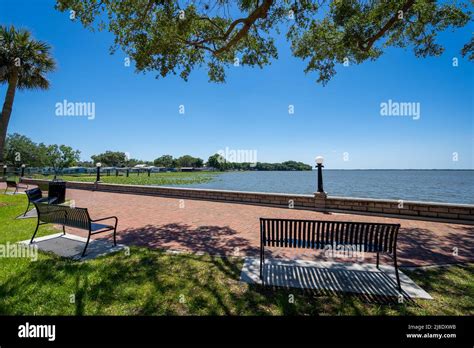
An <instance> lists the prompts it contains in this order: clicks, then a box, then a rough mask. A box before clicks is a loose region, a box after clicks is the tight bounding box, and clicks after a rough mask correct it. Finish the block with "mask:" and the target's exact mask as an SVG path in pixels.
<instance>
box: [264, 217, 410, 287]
mask: <svg viewBox="0 0 474 348" xmlns="http://www.w3.org/2000/svg"><path fill="white" fill-rule="evenodd" d="M399 228H400V225H399V224H384V223H365V222H345V221H319V220H289V219H268V218H260V279H261V280H262V282H263V266H264V264H265V247H278V248H304V249H320V250H323V249H327V248H333V247H334V246H339V245H344V246H356V248H357V250H360V251H363V252H371V253H377V268H379V258H380V256H379V254H380V253H388V254H389V255H390V256H392V258H393V262H394V265H395V274H396V277H397V285H398V290H399V291H401V285H400V277H399V275H398V265H397V236H398V230H399Z"/></svg>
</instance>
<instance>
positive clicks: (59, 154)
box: [40, 144, 81, 179]
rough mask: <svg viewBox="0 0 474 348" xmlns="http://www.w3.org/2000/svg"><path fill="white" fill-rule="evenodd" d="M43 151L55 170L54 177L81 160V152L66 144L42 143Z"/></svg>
mask: <svg viewBox="0 0 474 348" xmlns="http://www.w3.org/2000/svg"><path fill="white" fill-rule="evenodd" d="M40 149H41V151H43V152H44V155H45V158H46V160H47V162H48V164H49V166H51V167H52V168H53V170H54V179H56V177H57V175H58V173H59V172H60V171H61V170H63V169H64V168H66V167H70V166H73V165H75V164H76V163H77V161H79V156H80V154H81V152H80V151H79V150H74V149H73V148H72V147H70V146H66V145H59V146H58V145H44V144H40Z"/></svg>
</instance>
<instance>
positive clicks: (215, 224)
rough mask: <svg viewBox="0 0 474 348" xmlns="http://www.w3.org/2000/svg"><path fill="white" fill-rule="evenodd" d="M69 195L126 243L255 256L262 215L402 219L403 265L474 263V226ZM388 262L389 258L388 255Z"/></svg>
mask: <svg viewBox="0 0 474 348" xmlns="http://www.w3.org/2000/svg"><path fill="white" fill-rule="evenodd" d="M68 198H70V199H74V200H75V202H76V206H78V207H87V208H89V211H90V213H91V216H92V218H100V217H103V216H109V215H116V216H117V217H118V218H119V225H118V233H117V236H118V241H119V242H120V243H125V244H128V245H141V246H147V247H151V248H160V249H173V250H186V251H193V252H206V253H210V254H220V255H222V254H226V255H237V254H240V255H254V256H255V255H258V250H259V218H260V217H280V218H295V219H320V220H339V221H365V222H386V223H400V224H401V229H400V232H399V239H398V256H399V260H400V264H401V265H404V266H421V265H423V266H426V265H432V264H447V263H459V262H470V261H474V226H472V225H458V224H449V223H440V222H428V221H420V220H407V219H395V218H385V217H375V216H363V215H353V214H339V213H326V214H325V213H320V212H313V211H306V210H294V209H285V208H275V207H265V206H255V205H246V204H237V203H225V202H212V201H199V200H191V199H184V200H180V199H177V198H164V197H153V196H143V195H131V194H119V193H105V192H91V191H85V190H68ZM99 236H100V235H99ZM453 248H457V253H458V256H455V255H454V254H453ZM271 252H272V254H273V255H274V256H281V257H285V258H296V257H297V258H302V257H303V258H316V257H319V256H318V255H317V254H316V253H315V252H314V251H309V252H308V251H304V252H297V253H295V252H294V251H293V250H289V249H273V250H272V251H271ZM366 256H370V257H371V256H372V255H371V254H369V255H367V254H366ZM366 261H367V260H366ZM385 261H387V262H391V260H390V259H387V260H385ZM369 262H370V261H369Z"/></svg>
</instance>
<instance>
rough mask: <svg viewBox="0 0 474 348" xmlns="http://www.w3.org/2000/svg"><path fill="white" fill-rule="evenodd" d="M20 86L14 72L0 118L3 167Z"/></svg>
mask: <svg viewBox="0 0 474 348" xmlns="http://www.w3.org/2000/svg"><path fill="white" fill-rule="evenodd" d="M17 84H18V72H17V71H13V72H12V74H11V76H10V78H9V79H8V88H7V94H6V96H5V102H4V103H3V109H2V115H1V117H0V165H2V166H3V164H4V163H5V162H4V151H5V140H6V138H7V129H8V122H9V121H10V115H11V114H12V109H13V100H14V99H15V91H16V86H17Z"/></svg>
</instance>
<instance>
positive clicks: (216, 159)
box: [207, 153, 226, 170]
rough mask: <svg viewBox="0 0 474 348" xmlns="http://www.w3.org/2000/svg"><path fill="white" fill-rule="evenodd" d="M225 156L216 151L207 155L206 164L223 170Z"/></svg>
mask: <svg viewBox="0 0 474 348" xmlns="http://www.w3.org/2000/svg"><path fill="white" fill-rule="evenodd" d="M225 164H226V163H225V158H224V157H223V156H221V155H219V154H218V153H216V154H214V155H212V156H210V157H209V159H208V160H207V165H208V166H209V167H213V168H216V169H218V170H224V169H225Z"/></svg>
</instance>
